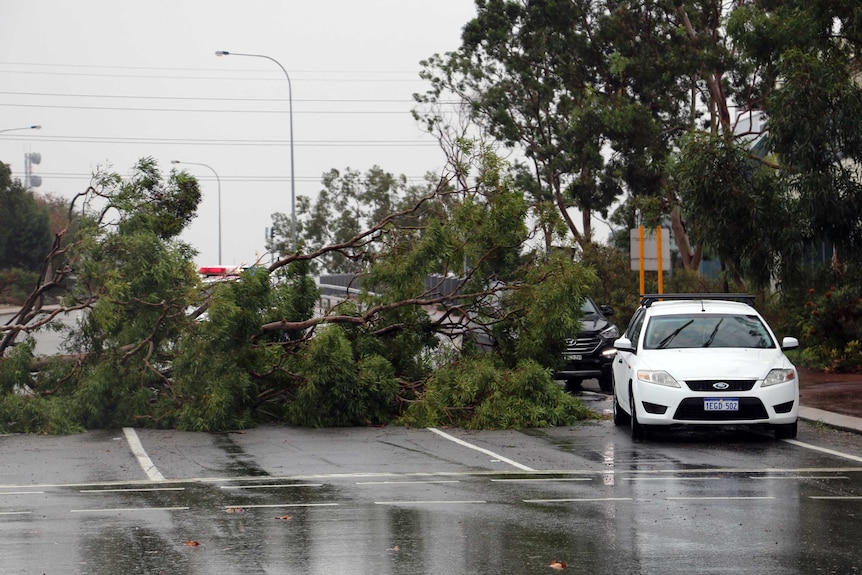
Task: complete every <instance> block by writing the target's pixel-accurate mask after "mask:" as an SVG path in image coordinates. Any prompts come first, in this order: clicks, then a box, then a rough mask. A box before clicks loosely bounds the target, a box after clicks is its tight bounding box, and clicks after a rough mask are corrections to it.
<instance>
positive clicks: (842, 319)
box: [797, 274, 862, 372]
mask: <svg viewBox="0 0 862 575" xmlns="http://www.w3.org/2000/svg"><path fill="white" fill-rule="evenodd" d="M823 275H824V276H825V277H829V276H830V275H831V276H832V277H831V279H833V280H837V281H836V283H834V284H831V285H828V286H826V287H824V286H823V285H822V282H821V285H818V286H817V287H811V288H809V289H808V291H807V294H806V297H805V300H804V307H803V308H802V309H801V310H800V312H799V319H798V326H797V329H798V330H799V332H800V335H801V337H800V340H801V343H802V348H803V356H802V357H803V361H804V362H805V363H808V364H813V365H815V366H817V367H821V368H824V369H827V370H829V371H836V372H844V371H850V372H853V371H859V370H862V343H860V342H862V287H860V286H862V284H860V282H859V279H860V278H859V277H858V274H852V275H851V276H849V277H848V276H836V275H833V274H823Z"/></svg>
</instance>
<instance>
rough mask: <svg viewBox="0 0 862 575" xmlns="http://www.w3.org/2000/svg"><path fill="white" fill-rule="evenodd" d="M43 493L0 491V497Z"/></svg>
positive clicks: (40, 492)
mask: <svg viewBox="0 0 862 575" xmlns="http://www.w3.org/2000/svg"><path fill="white" fill-rule="evenodd" d="M44 493H45V492H44V491H0V495H42V494H44Z"/></svg>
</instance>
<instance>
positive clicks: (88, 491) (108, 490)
mask: <svg viewBox="0 0 862 575" xmlns="http://www.w3.org/2000/svg"><path fill="white" fill-rule="evenodd" d="M185 490H186V488H185V487H135V488H128V489H81V490H80V491H79V492H80V493H127V492H134V491H185Z"/></svg>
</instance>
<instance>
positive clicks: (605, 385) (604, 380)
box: [598, 375, 614, 393]
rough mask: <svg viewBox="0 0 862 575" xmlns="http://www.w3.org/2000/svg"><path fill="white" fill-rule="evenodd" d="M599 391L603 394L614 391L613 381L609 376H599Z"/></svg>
mask: <svg viewBox="0 0 862 575" xmlns="http://www.w3.org/2000/svg"><path fill="white" fill-rule="evenodd" d="M598 379H599V389H601V390H602V391H604V392H605V393H611V392H612V391H613V390H614V380H613V377H612V376H610V375H600V376H599V378H598Z"/></svg>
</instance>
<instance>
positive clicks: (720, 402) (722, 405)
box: [703, 397, 739, 411]
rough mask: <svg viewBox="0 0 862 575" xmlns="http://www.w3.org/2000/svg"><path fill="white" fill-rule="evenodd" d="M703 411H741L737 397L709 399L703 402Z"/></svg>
mask: <svg viewBox="0 0 862 575" xmlns="http://www.w3.org/2000/svg"><path fill="white" fill-rule="evenodd" d="M703 410H704V411H739V398H736V397H722V398H714V397H708V398H705V399H704V400H703Z"/></svg>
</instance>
